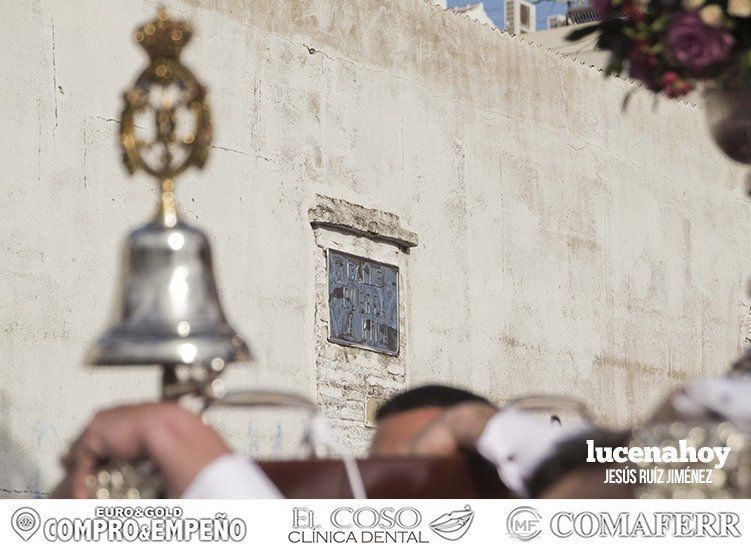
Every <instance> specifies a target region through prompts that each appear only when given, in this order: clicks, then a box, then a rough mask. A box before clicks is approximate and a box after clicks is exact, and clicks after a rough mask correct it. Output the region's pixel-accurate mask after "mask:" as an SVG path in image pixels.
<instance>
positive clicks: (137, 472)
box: [86, 10, 319, 499]
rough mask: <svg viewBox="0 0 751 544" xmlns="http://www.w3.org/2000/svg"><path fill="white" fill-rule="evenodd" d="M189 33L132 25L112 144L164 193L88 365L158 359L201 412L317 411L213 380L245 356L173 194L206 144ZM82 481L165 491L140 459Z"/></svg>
mask: <svg viewBox="0 0 751 544" xmlns="http://www.w3.org/2000/svg"><path fill="white" fill-rule="evenodd" d="M191 34H192V30H191V28H190V26H189V25H188V24H187V23H185V22H181V21H172V20H170V19H169V18H168V17H167V15H166V13H165V12H164V11H163V10H162V11H160V12H159V15H158V17H157V19H156V20H155V21H153V22H151V23H148V24H146V25H144V26H143V27H142V28H140V29H139V30H138V31H137V32H136V36H135V37H136V41H137V42H138V43H140V44H141V45H143V47H144V48H145V49H146V51H147V52H148V54H149V57H150V59H151V63H150V64H149V66H148V67H147V68H146V69H145V70H144V71H143V73H142V74H141V75H140V76H139V77H138V79H137V81H136V83H135V85H133V87H132V88H131V89H129V90H128V91H127V92H126V93H125V109H124V110H123V113H122V130H121V133H120V142H121V144H122V148H123V152H124V162H125V166H126V167H127V169H128V171H129V172H130V173H131V174H133V173H135V172H136V171H139V170H143V171H144V172H146V173H147V174H149V175H151V176H153V177H155V178H156V179H157V180H158V182H159V184H160V187H161V191H162V198H161V204H160V206H159V212H158V214H157V217H156V218H155V219H154V220H152V221H150V222H149V223H147V224H146V225H143V226H141V227H139V228H137V229H136V230H134V231H132V232H131V233H130V235H129V236H128V239H127V242H126V247H125V249H126V251H125V260H124V265H123V272H122V274H121V289H120V299H119V301H118V310H117V312H116V314H115V319H114V323H113V324H112V326H111V327H110V328H109V329H108V330H107V331H106V332H105V333H104V334H103V335H102V336H100V337H99V338H98V340H97V342H96V344H95V345H94V346H93V348H92V349H91V351H90V353H89V360H88V362H89V364H91V365H94V366H98V367H100V366H144V365H159V366H161V367H162V370H163V373H162V398H163V399H166V400H181V399H183V398H185V397H192V398H193V400H194V401H195V400H197V401H199V402H198V403H195V402H194V403H193V405H194V406H195V405H196V404H198V406H196V407H197V408H198V409H199V410H201V411H203V410H205V409H207V408H208V407H209V406H226V407H238V406H239V407H256V406H286V407H290V408H297V409H303V410H305V411H306V412H308V413H316V412H317V407H316V405H315V403H312V402H309V401H307V400H306V399H303V398H301V397H298V396H296V395H288V394H285V393H279V392H273V391H271V392H270V391H257V390H254V391H236V392H227V391H225V387H224V383H223V381H222V379H221V374H222V372H223V371H224V370H225V367H226V365H227V364H230V363H235V362H239V361H247V360H249V359H250V353H249V350H248V347H247V345H246V343H245V341H244V340H243V339H242V338H241V337H240V335H239V334H238V333H237V332H236V331H235V329H234V328H233V327H232V326H231V325H230V323H229V322H228V321H227V319H226V317H225V315H224V310H223V308H222V304H221V300H220V297H219V291H218V289H217V287H216V282H215V279H214V272H213V265H212V259H211V246H210V243H209V240H208V238H207V236H206V235H205V234H204V233H203V232H202V231H201V230H199V229H197V228H195V227H193V226H190V225H188V224H186V223H185V222H183V221H182V220H180V218H179V217H178V214H177V211H176V208H175V199H174V192H173V191H174V180H175V178H176V177H177V176H178V175H180V174H181V173H182V172H184V171H185V170H186V169H187V168H189V167H191V166H196V167H198V168H201V167H202V166H203V165H204V163H205V161H206V157H207V156H208V147H209V143H210V141H211V125H210V121H209V110H208V107H207V105H206V101H205V98H206V91H205V89H204V87H203V86H202V85H201V84H200V83H199V82H198V80H197V79H196V78H195V77H194V76H193V74H192V73H191V72H190V70H188V69H187V68H186V67H185V66H183V65H182V64H181V63H180V60H179V55H180V52H181V51H182V48H183V47H184V46H185V44H186V43H187V42H188V40H189V39H190V37H191ZM318 449H319V448H314V447H313V446H311V450H312V451H314V452H315V451H318ZM186 455H189V452H186ZM86 484H87V486H88V487H89V489H90V491H91V496H92V497H97V498H120V499H124V498H138V497H140V498H154V497H160V496H164V493H165V488H164V482H163V480H162V477H161V474H160V473H159V472H158V471H157V470H156V468H155V467H154V466H153V464H151V463H150V462H148V461H146V460H142V461H140V462H135V463H128V462H122V461H118V460H112V461H110V462H109V463H105V464H104V465H102V466H101V467H98V469H97V471H96V473H94V474H91V475H89V477H88V479H87V480H86Z"/></svg>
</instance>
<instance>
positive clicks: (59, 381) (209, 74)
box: [0, 0, 751, 496]
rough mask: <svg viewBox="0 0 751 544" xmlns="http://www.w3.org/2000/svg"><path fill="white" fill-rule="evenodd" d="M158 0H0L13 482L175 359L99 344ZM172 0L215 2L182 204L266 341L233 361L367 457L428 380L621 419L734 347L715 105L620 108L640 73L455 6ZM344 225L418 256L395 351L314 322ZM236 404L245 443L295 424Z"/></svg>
mask: <svg viewBox="0 0 751 544" xmlns="http://www.w3.org/2000/svg"><path fill="white" fill-rule="evenodd" d="M155 4H156V3H155V2H151V1H130V2H114V1H104V0H78V1H77V2H75V4H74V5H73V4H71V3H70V2H65V1H62V0H23V1H20V0H19V1H5V2H2V3H1V4H0V17H1V18H2V21H3V32H0V68H1V69H2V73H3V77H2V78H0V97H2V100H0V119H2V123H0V142H1V143H0V165H1V166H2V168H1V169H0V190H1V191H2V200H0V206H1V208H0V251H1V252H2V253H1V255H2V265H0V285H1V286H2V297H1V298H0V495H3V496H22V495H24V494H42V493H44V492H46V491H48V490H49V489H50V488H51V487H52V485H53V484H54V481H55V480H56V479H57V477H58V476H59V471H58V468H57V465H56V459H57V457H58V456H59V455H60V454H61V453H62V452H63V451H64V450H65V448H66V446H67V443H68V441H69V440H70V439H71V438H72V437H73V436H74V435H75V433H76V432H77V430H78V429H79V428H80V426H81V425H82V424H83V423H84V422H85V421H86V419H87V418H88V417H89V415H90V413H91V412H92V410H93V409H95V408H97V407H101V406H105V405H109V404H112V403H115V402H120V401H125V400H138V399H152V398H155V397H156V395H157V375H156V372H154V371H146V370H141V369H137V370H133V371H129V372H126V371H122V370H112V371H107V370H96V371H95V370H90V369H85V368H83V367H82V358H83V354H84V353H85V350H86V348H87V346H88V345H89V344H90V342H91V341H92V339H93V338H94V337H95V336H96V334H98V333H99V332H100V331H101V330H102V329H103V327H104V326H105V324H106V322H107V319H108V316H109V312H110V308H111V304H112V300H113V289H114V285H115V276H116V273H117V269H118V265H119V264H118V260H117V259H118V256H119V244H120V243H121V241H122V238H123V236H124V235H125V233H126V232H127V230H128V229H130V228H132V227H133V226H135V225H136V224H138V223H140V222H143V221H144V220H146V218H147V217H148V216H149V215H150V214H151V212H152V209H153V203H154V199H155V191H154V188H153V187H152V186H151V185H150V184H149V183H148V182H147V181H146V180H144V179H143V178H137V179H135V180H129V179H127V178H126V176H125V174H124V172H123V170H122V168H121V167H120V164H119V153H118V151H117V149H116V146H115V141H116V133H117V131H118V122H117V120H116V119H117V118H118V116H119V108H120V101H119V100H120V99H119V96H120V92H121V91H122V89H123V88H124V87H125V86H126V85H128V84H129V83H130V82H131V81H132V79H133V78H134V77H135V75H136V74H137V72H138V71H139V70H140V68H141V67H142V66H143V65H144V64H145V57H144V55H142V54H141V52H140V51H139V50H138V48H137V47H136V46H135V45H134V44H133V43H132V42H131V38H130V37H131V31H132V29H133V28H134V27H136V26H137V25H138V24H140V23H142V22H144V21H145V20H148V19H151V18H152V16H153V15H154V12H155V7H156V6H155ZM167 6H168V7H169V8H170V9H171V10H172V13H173V14H177V15H180V16H184V17H188V18H190V19H191V20H193V21H194V23H195V24H196V26H197V30H198V32H197V35H196V37H195V39H194V41H193V43H192V44H191V46H190V47H189V48H188V50H187V53H186V55H185V60H186V62H187V63H188V64H190V66H191V67H192V68H194V70H195V71H196V73H197V74H199V76H200V77H201V78H202V79H203V80H204V81H205V82H206V83H207V84H208V85H209V87H210V90H211V95H210V98H211V101H212V105H213V112H214V122H215V127H216V139H215V142H214V143H215V147H214V149H213V156H212V158H211V161H210V163H209V165H208V166H207V168H206V169H205V171H204V172H203V173H202V174H200V175H195V174H191V175H189V176H187V177H186V179H185V180H184V181H182V182H181V183H180V184H179V187H178V198H179V201H180V205H181V207H182V209H183V210H184V211H185V212H186V217H187V218H188V219H191V220H192V221H193V222H195V223H198V224H200V225H202V226H203V227H205V228H206V229H207V230H208V232H209V233H210V234H211V236H212V238H213V242H214V251H215V259H216V261H217V266H218V276H219V282H220V286H221V290H222V293H223V295H224V300H225V304H226V308H227V311H228V314H229V315H230V316H231V318H232V320H233V322H234V323H235V324H236V325H237V327H238V328H239V329H240V330H241V331H242V332H243V333H244V334H245V335H246V336H247V337H248V338H249V340H250V342H251V343H252V346H253V350H254V352H255V355H256V359H257V362H256V364H255V365H254V366H252V367H249V368H248V369H246V370H243V371H238V372H236V373H235V374H234V375H233V376H230V379H231V380H232V383H233V384H235V385H242V384H256V385H264V386H278V387H285V388H288V389H294V390H296V391H299V392H302V393H304V394H306V395H309V396H311V397H315V398H317V399H318V400H319V402H320V403H321V404H322V405H323V406H324V408H325V409H326V410H327V411H328V412H329V413H330V414H331V415H332V417H334V418H335V420H336V422H337V426H338V428H339V429H340V431H346V432H342V436H343V439H344V441H345V442H346V443H348V444H349V445H350V446H351V447H353V448H354V449H356V450H358V451H360V452H362V451H363V449H364V448H365V445H366V443H367V440H368V431H367V429H366V428H365V427H364V425H363V421H362V417H363V416H362V406H363V403H364V401H365V399H366V398H367V397H368V396H369V395H374V394H388V393H390V392H392V391H394V390H397V389H399V388H401V387H403V386H404V385H409V384H417V383H422V382H426V381H442V382H448V383H453V384H458V385H463V386H466V387H470V388H472V389H474V390H476V391H477V392H479V393H484V394H487V395H489V396H490V397H491V398H492V399H494V400H495V401H498V402H504V401H507V400H509V399H511V398H514V397H516V396H519V395H522V394H525V393H532V392H549V393H567V394H574V395H576V396H578V397H580V398H582V399H585V400H586V401H588V402H589V403H590V404H591V407H592V409H593V410H594V412H595V413H596V414H597V416H598V417H599V418H600V419H601V421H603V422H605V423H609V424H624V423H626V422H628V421H632V420H634V419H635V418H637V417H638V416H640V415H643V414H645V413H646V412H648V410H649V408H650V406H651V405H652V404H653V403H654V402H655V400H656V399H657V398H659V396H660V395H661V394H662V393H663V392H664V391H665V390H666V389H668V388H669V387H671V386H672V385H674V384H676V383H678V382H680V381H682V380H684V379H686V378H688V377H690V376H694V375H699V374H717V373H720V372H722V371H723V369H724V368H725V367H726V365H727V364H728V362H729V361H730V360H731V359H732V358H733V357H735V356H736V355H737V354H738V353H739V350H740V349H741V345H742V341H743V338H744V334H743V331H742V319H743V316H744V315H745V314H746V313H747V308H746V306H745V303H744V299H743V296H742V284H743V278H744V273H745V272H746V271H748V270H750V269H751V258H750V257H751V244H749V240H748V235H749V233H750V232H751V218H750V217H749V206H748V203H747V202H746V201H745V200H744V198H743V197H742V195H741V192H740V189H739V187H738V185H739V183H738V180H739V179H740V178H741V171H740V170H739V169H737V168H735V167H732V166H731V165H730V164H729V163H728V162H727V161H726V160H725V159H724V158H723V157H722V156H721V155H720V154H719V153H718V152H717V151H716V150H715V148H714V147H713V146H712V144H711V142H710V141H709V139H708V137H707V135H706V132H705V129H704V122H703V115H702V111H701V110H699V109H696V108H694V107H691V106H687V105H685V104H681V103H674V102H666V101H662V100H660V101H658V103H657V105H656V106H655V105H654V104H653V100H652V97H651V96H649V95H647V94H646V93H643V92H638V93H637V94H636V96H635V97H634V98H633V99H632V101H631V104H630V107H629V110H628V112H627V113H625V114H623V113H621V110H620V104H621V101H622V98H623V96H624V94H625V93H626V92H627V91H629V90H630V89H631V84H629V83H627V82H624V81H621V80H604V79H603V77H602V74H601V73H599V72H597V71H595V70H592V69H589V68H587V67H585V66H582V65H579V64H576V63H574V62H572V61H570V60H567V59H565V58H562V57H558V56H556V55H555V54H553V53H550V52H547V51H545V50H543V49H541V48H539V47H535V46H532V45H530V44H528V43H525V42H522V41H519V40H516V39H515V38H513V37H510V36H507V35H504V34H502V33H500V32H498V31H495V30H492V29H490V28H488V27H483V26H481V25H478V24H477V23H475V22H473V21H470V20H468V19H465V18H461V17H459V16H456V15H453V14H450V13H446V12H444V11H443V10H441V9H440V8H438V7H436V6H435V5H434V4H433V2H431V1H423V0H357V1H354V0H307V1H303V0H279V1H277V0H273V1H272V0H252V1H250V0H215V1H211V0H184V1H180V0H173V1H170V2H167ZM316 194H321V195H327V196H331V197H337V198H342V199H345V200H347V201H349V202H352V203H356V204H360V205H363V206H366V207H368V208H373V209H377V210H382V211H386V212H391V213H394V214H397V215H398V216H399V217H400V220H401V223H402V226H403V227H405V228H406V229H409V230H411V231H414V232H415V233H416V234H417V235H418V237H419V244H418V246H417V247H415V248H413V249H412V250H411V251H410V252H409V254H407V253H404V252H403V251H400V250H399V249H397V248H395V247H393V246H389V245H388V244H376V243H374V242H373V241H371V240H366V239H360V238H356V237H352V236H346V235H337V234H335V233H332V234H326V233H323V234H321V233H318V232H316V231H314V229H312V228H311V226H310V223H309V218H308V209H309V208H310V207H311V206H312V205H313V204H314V203H315V195H316ZM334 246H336V247H341V248H344V249H347V250H350V251H355V252H359V253H360V254H363V255H369V256H378V257H379V258H381V259H382V260H387V261H389V262H394V263H395V264H398V265H399V266H400V267H401V270H402V272H401V274H402V289H403V292H402V301H403V308H402V309H403V313H402V316H403V319H404V328H403V330H402V334H403V340H402V350H401V353H400V356H399V357H398V358H397V359H394V360H391V359H392V358H389V357H386V356H382V355H375V354H372V353H370V352H364V351H361V350H354V349H349V348H340V347H335V346H332V345H330V344H328V343H327V342H326V341H325V340H324V339H322V338H321V337H320V335H321V334H325V312H324V313H321V312H322V309H321V308H322V306H321V305H322V304H323V305H324V306H325V302H322V300H324V299H322V298H321V296H322V294H321V292H320V290H321V288H322V283H321V273H322V272H321V268H320V266H321V260H320V259H321V254H322V253H321V252H322V248H324V247H334ZM233 417H234V420H235V421H234V423H237V421H238V420H242V417H243V416H241V415H237V413H236V414H235V415H234V416H233ZM272 419H273V417H272ZM243 421H244V420H243ZM280 421H281V420H280ZM222 425H223V426H224V427H226V431H227V433H228V434H229V435H230V436H231V438H232V441H233V443H234V444H236V445H237V446H238V448H239V449H241V450H243V451H247V452H251V453H254V452H256V451H257V449H256V446H257V445H258V444H259V443H263V444H272V451H273V448H276V447H279V446H278V444H277V442H275V441H274V440H276V439H274V440H271V438H269V437H270V436H271V434H274V435H276V433H281V434H284V433H285V432H286V430H287V429H288V427H287V426H285V425H284V424H282V423H271V424H268V421H267V422H266V424H264V425H265V426H264V425H260V424H259V425H260V426H253V425H250V424H248V425H245V424H244V423H243V424H241V425H240V426H239V427H238V429H235V430H231V429H230V427H231V425H230V423H229V422H225V423H223V424H222Z"/></svg>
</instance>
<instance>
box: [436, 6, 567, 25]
mask: <svg viewBox="0 0 751 544" xmlns="http://www.w3.org/2000/svg"><path fill="white" fill-rule="evenodd" d="M435 1H436V3H445V4H446V6H447V8H448V9H452V8H457V7H464V6H466V5H467V4H468V3H471V0H445V1H443V2H441V1H440V0H435ZM482 3H483V8H484V11H485V13H486V14H487V15H488V17H489V18H490V19H491V20H492V21H493V23H492V24H493V26H495V27H497V28H500V29H505V28H507V27H508V25H507V24H506V15H505V13H506V5H505V4H506V0H483V2H482ZM532 3H533V4H534V6H535V18H536V21H535V23H534V24H533V27H534V28H535V29H536V30H545V29H547V28H548V18H549V17H552V16H555V15H565V14H566V10H567V9H568V7H567V5H566V2H565V0H556V1H554V0H543V1H541V2H532Z"/></svg>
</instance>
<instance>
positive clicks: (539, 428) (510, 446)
mask: <svg viewBox="0 0 751 544" xmlns="http://www.w3.org/2000/svg"><path fill="white" fill-rule="evenodd" d="M588 428H590V425H588V424H586V423H575V424H569V425H567V426H565V427H563V426H561V425H560V424H556V423H551V422H550V421H547V420H545V419H544V418H541V417H540V416H538V415H535V414H532V413H530V412H524V411H522V410H519V409H517V408H507V409H505V410H501V411H500V412H498V413H497V414H496V415H494V416H493V417H492V418H491V419H490V421H488V423H487V425H485V429H484V430H483V432H482V434H481V435H480V438H479V439H478V440H477V451H478V453H479V454H480V455H482V456H483V457H484V458H485V459H487V460H488V461H490V462H491V463H493V464H494V465H495V466H496V468H497V469H498V475H499V476H500V478H501V481H502V482H503V483H504V484H505V485H506V487H508V488H509V489H511V490H512V491H513V492H514V493H516V494H517V495H518V496H519V497H527V496H528V493H527V489H526V486H525V482H526V480H527V479H528V478H529V477H530V476H532V473H533V472H534V471H535V469H536V468H537V467H538V466H539V465H540V464H541V463H542V462H543V461H545V460H546V459H547V458H549V457H550V456H552V455H553V454H554V453H555V450H556V446H557V445H558V444H560V443H561V442H563V441H564V440H566V439H568V438H570V437H572V436H575V435H577V434H579V433H582V432H584V431H586V430H587V429H588Z"/></svg>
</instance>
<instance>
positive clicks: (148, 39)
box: [135, 8, 193, 58]
mask: <svg viewBox="0 0 751 544" xmlns="http://www.w3.org/2000/svg"><path fill="white" fill-rule="evenodd" d="M191 36H193V28H192V27H191V26H190V23H188V22H186V21H174V20H172V19H170V18H169V17H167V12H166V11H165V10H164V9H163V8H162V9H160V10H159V13H158V14H157V16H156V19H155V20H153V21H151V22H150V23H146V24H145V25H143V26H142V27H141V28H139V29H138V30H137V31H136V34H135V39H136V42H137V43H139V44H140V45H141V46H143V48H144V49H146V52H147V53H148V54H149V57H151V58H157V57H177V56H179V55H180V52H181V51H182V49H183V47H185V44H187V43H188V42H189V41H190V38H191Z"/></svg>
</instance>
